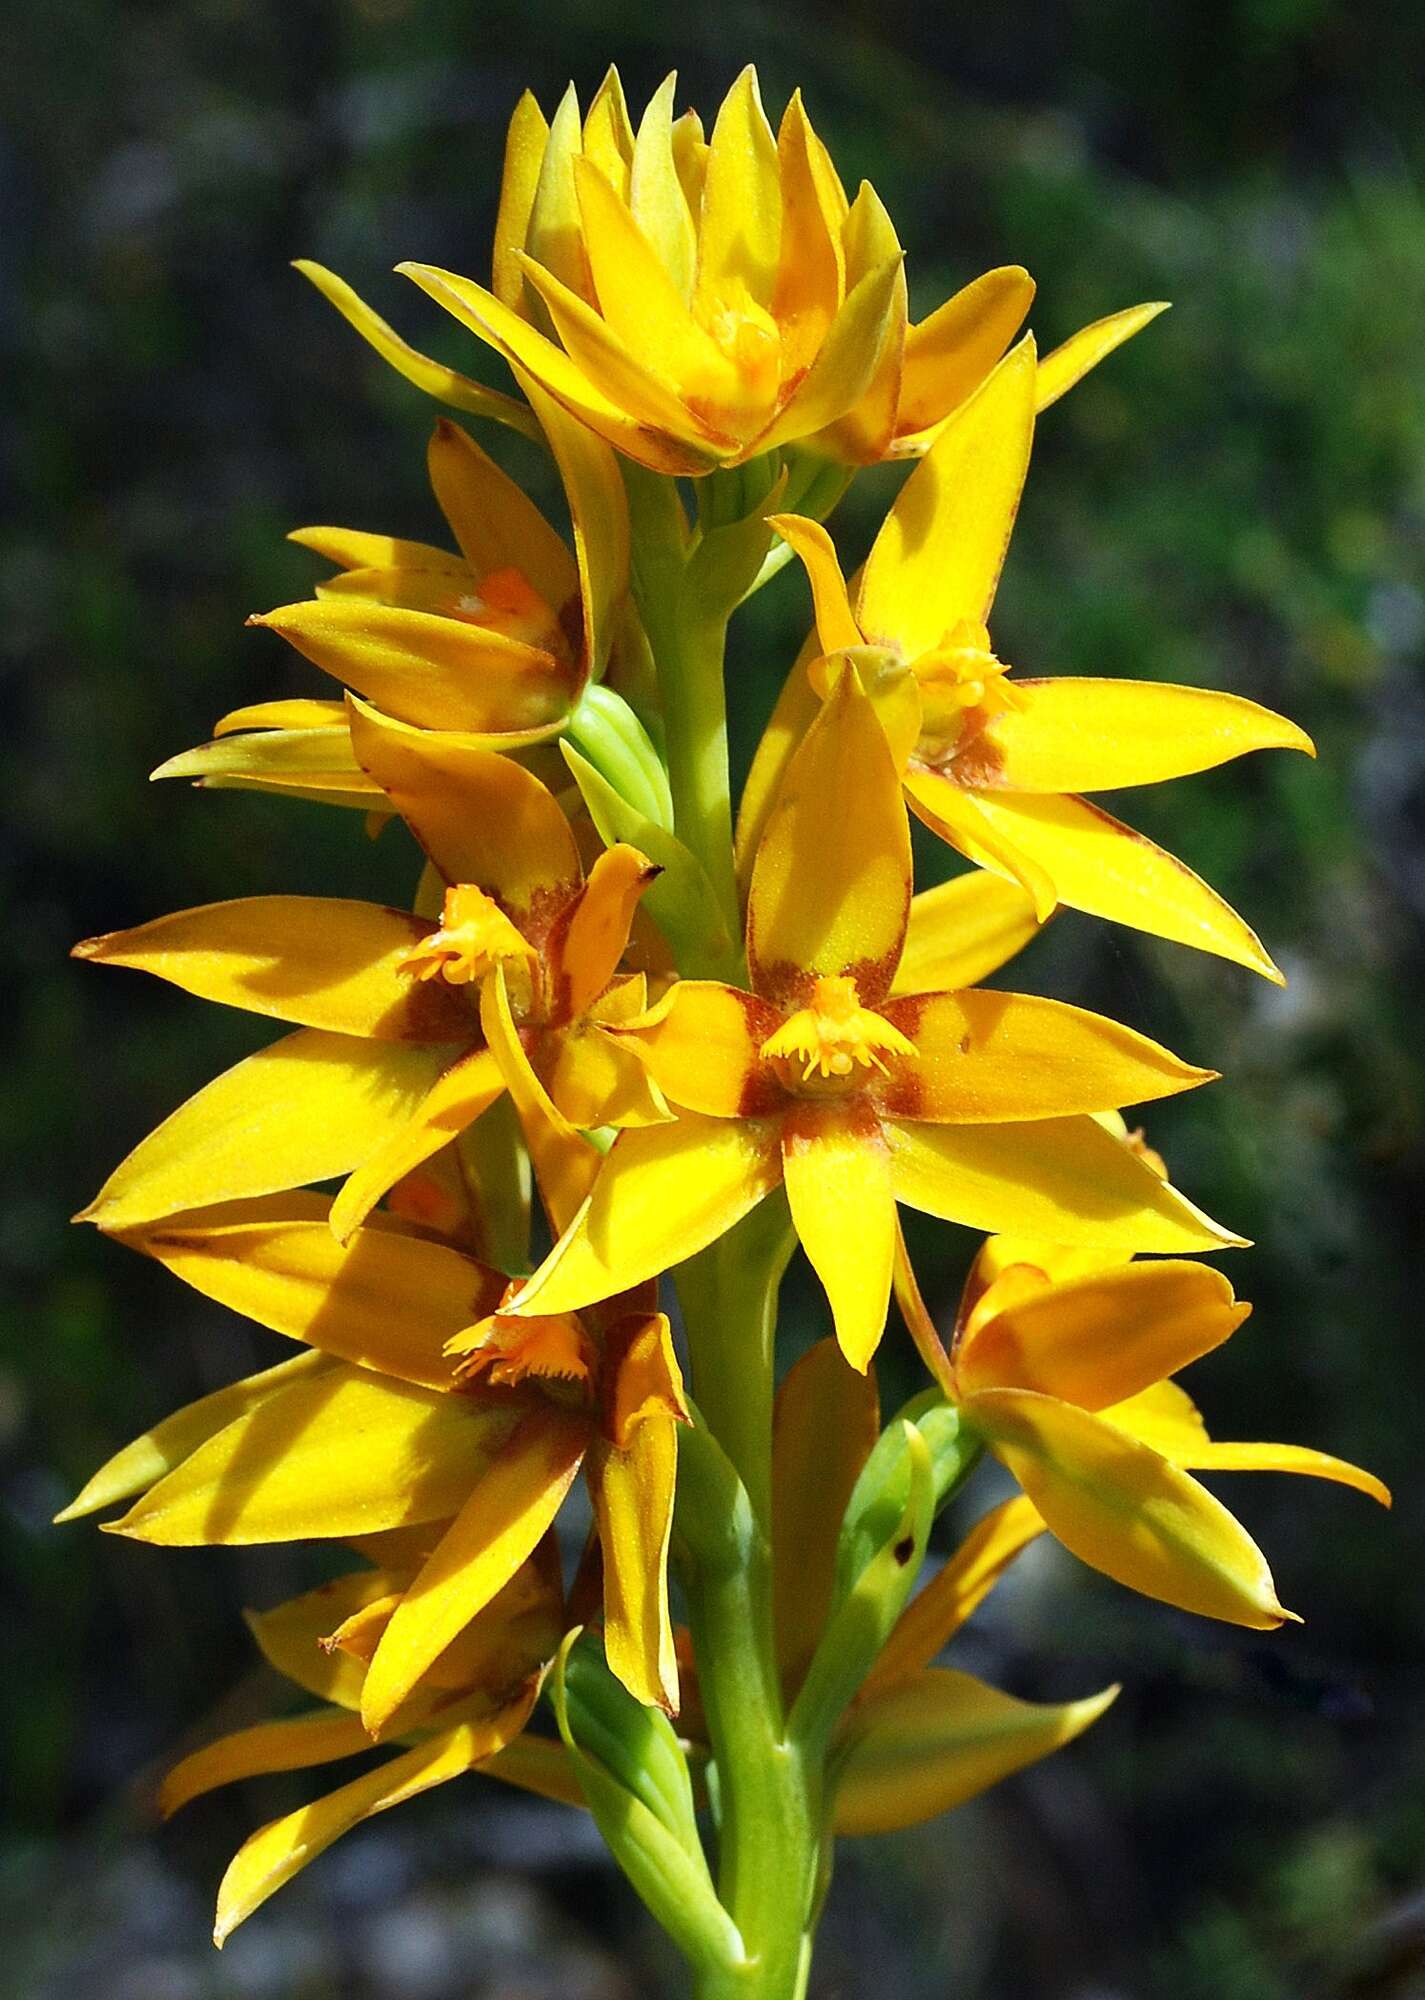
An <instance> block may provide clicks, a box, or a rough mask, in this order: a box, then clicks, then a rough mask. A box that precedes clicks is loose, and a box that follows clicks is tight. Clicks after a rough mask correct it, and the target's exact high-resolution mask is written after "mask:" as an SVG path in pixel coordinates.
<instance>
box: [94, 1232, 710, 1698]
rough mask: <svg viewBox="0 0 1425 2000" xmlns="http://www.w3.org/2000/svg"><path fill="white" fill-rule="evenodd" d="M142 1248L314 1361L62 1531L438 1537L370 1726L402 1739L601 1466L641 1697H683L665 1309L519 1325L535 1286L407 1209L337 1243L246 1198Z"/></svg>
mask: <svg viewBox="0 0 1425 2000" xmlns="http://www.w3.org/2000/svg"><path fill="white" fill-rule="evenodd" d="M125 1240H126V1241H127V1242H128V1243H129V1244H130V1245H131V1246H132V1247H133V1248H135V1249H138V1250H141V1251H143V1252H144V1254H145V1255H147V1256H150V1257H152V1258H154V1259H155V1260H156V1261H157V1262H159V1263H161V1264H163V1265H164V1266H165V1267H166V1268H167V1269H169V1270H170V1271H172V1272H174V1273H175V1275H176V1276H178V1277H180V1278H182V1279H183V1280H184V1282H185V1283H187V1284H189V1285H192V1286H193V1287H194V1288H195V1289H196V1290H198V1291H200V1292H202V1293H203V1294H204V1296H205V1297H208V1298H212V1299H216V1300H217V1301H218V1302H219V1303H220V1304H222V1305H225V1306H228V1307H230V1308H231V1309H232V1310H234V1311H236V1312H241V1313H244V1314H246V1315H247V1316H248V1317H249V1318H250V1319H254V1320H256V1321H257V1322H258V1323H259V1324H260V1325H263V1326H266V1327H270V1328H271V1329H272V1330H273V1331H274V1332H276V1333H280V1334H283V1335H284V1336H285V1337H286V1338H288V1339H290V1340H296V1341H300V1342H302V1343H303V1344H304V1345H305V1346H307V1347H309V1348H310V1349H311V1350H312V1356H310V1357H301V1359H304V1360H305V1361H306V1363H307V1365H306V1367H305V1368H304V1369H302V1370H301V1371H300V1372H298V1370H297V1369H296V1368H295V1367H294V1366H293V1364H290V1363H289V1364H287V1366H286V1369H285V1370H284V1369H281V1368H279V1369H269V1370H267V1371H265V1373H264V1374H263V1375H261V1376H258V1377H254V1378H252V1379H251V1380H250V1381H248V1382H246V1383H240V1384H235V1385H234V1386H233V1387H232V1388H231V1389H229V1390H225V1391H220V1392H219V1393H218V1395H217V1396H216V1397H206V1398H204V1399H203V1401H202V1402H201V1403H199V1404H195V1405H193V1406H191V1407H190V1408H189V1409H188V1410H185V1411H180V1412H178V1413H177V1414H176V1415H175V1416H174V1417H171V1418H169V1419H167V1420H166V1421H165V1423H164V1424H161V1425H159V1426H158V1427H157V1428H156V1430H155V1431H154V1432H151V1433H149V1434H148V1435H147V1436H146V1437H145V1438H142V1439H139V1440H137V1441H136V1442H135V1444H133V1445H129V1446H126V1447H125V1449H124V1450H123V1451H122V1452H120V1453H119V1454H117V1456H116V1457H115V1459H113V1460H111V1461H110V1463H109V1464H108V1465H106V1466H104V1467H101V1469H100V1470H99V1472H98V1473H96V1474H95V1476H94V1478H93V1479H92V1480H91V1481H90V1482H89V1484H88V1486H86V1488H85V1489H84V1491H83V1492H82V1493H81V1494H80V1495H79V1496H78V1498H77V1499H76V1500H75V1501H74V1502H73V1503H72V1505H71V1506H70V1507H69V1508H67V1509H66V1510H65V1512H64V1515H63V1517H62V1518H64V1519H66V1520H68V1519H73V1518H76V1517H78V1516H79V1515H81V1514H89V1513H94V1512H96V1511H98V1510H99V1509H101V1508H104V1507H108V1506H112V1505H114V1504H116V1503H117V1502H119V1501H121V1500H127V1501H130V1502H131V1503H132V1504H131V1505H130V1508H129V1511H128V1512H127V1513H126V1514H125V1515H124V1516H123V1517H122V1519H120V1520H118V1521H116V1522H114V1523H112V1524H111V1526H112V1528H113V1531H114V1532H115V1533H118V1534H124V1535H130V1536H133V1537H134V1538H135V1539H137V1540H140V1541H149V1542H157V1543H161V1544H164V1545H179V1546H189V1545H192V1544H194V1543H226V1544H244V1543H251V1542H268V1541H294V1540H303V1539H308V1538H313V1537H315V1538H342V1537H349V1536H351V1535H354V1534H359V1533H366V1532H369V1531H380V1530H388V1529H406V1528H411V1527H418V1526H420V1525H421V1524H423V1523H429V1522H439V1523H441V1524H442V1525H441V1528H440V1532H439V1533H438V1534H432V1535H430V1536H429V1537H428V1538H427V1539H428V1546H423V1547H422V1550H421V1557H420V1561H419V1562H418V1563H416V1564H414V1565H413V1573H412V1576H411V1578H410V1581H409V1583H408V1584H407V1585H406V1586H405V1588H404V1592H403V1594H402V1596H401V1600H400V1602H399V1604H395V1603H393V1604H390V1605H388V1607H387V1610H388V1615H387V1616H386V1617H385V1619H384V1620H383V1621H382V1623H381V1627H380V1632H379V1635H377V1634H374V1633H373V1634H372V1639H373V1643H372V1647H371V1651H370V1665H369V1669H368V1671H367V1673H366V1676H365V1680H364V1683H363V1692H362V1701H361V1713H362V1716H363V1719H364V1721H365V1722H366V1724H367V1726H368V1727H369V1728H370V1729H372V1730H373V1731H378V1732H379V1731H385V1732H386V1733H388V1734H389V1733H391V1727H392V1725H391V1718H392V1717H393V1716H395V1715H397V1714H398V1713H401V1712H404V1711H403V1705H404V1704H405V1703H407V1701H408V1699H409V1697H410V1695H411V1692H412V1690H413V1689H414V1688H416V1687H417V1686H418V1685H421V1684H423V1682H424V1681H425V1678H426V1676H427V1674H428V1673H429V1671H430V1670H431V1667H432V1664H433V1662H435V1661H436V1660H437V1659H438V1658H439V1657H441V1656H442V1655H443V1654H444V1652H445V1649H446V1647H447V1646H448V1645H449V1644H451V1642H452V1641H453V1640H454V1639H455V1638H456V1635H457V1634H459V1633H460V1632H462V1631H463V1630H464V1629H465V1627H466V1626H467V1625H468V1623H469V1621H470V1619H471V1618H473V1617H474V1616H475V1615H476V1613H477V1612H479V1611H481V1610H482V1609H483V1607H484V1606H485V1605H486V1604H487V1603H489V1602H490V1601H491V1599H492V1598H493V1597H495V1595H496V1594H497V1593H498V1592H500V1591H501V1590H503V1589H504V1588H505V1587H506V1585H507V1583H508V1582H509V1579H510V1578H511V1577H512V1576H513V1575H514V1574H515V1573H516V1571H517V1570H518V1569H519V1566H520V1565H521V1564H522V1563H524V1562H525V1561H526V1560H527V1559H528V1558H529V1557H530V1555H531V1553H532V1551H533V1550H534V1548H535V1547H536V1545H537V1544H538V1541H539V1538H540V1537H541V1536H542V1535H543V1534H544V1532H545V1530H546V1529H547V1528H548V1526H549V1524H550V1522H551V1521H552V1520H553V1519H554V1517H555V1515H556V1514H557V1513H558V1511H559V1508H560V1506H561V1504H562V1502H563V1499H564V1496H565V1494H566V1493H567V1492H568V1490H569V1487H570V1485H571V1483H572V1482H573V1480H574V1478H575V1476H576V1474H577V1473H578V1472H579V1471H580V1469H581V1467H582V1469H583V1472H584V1476H585V1479H586V1481H587V1483H588V1486H589V1490H590V1495H591V1498H592V1501H593V1506H594V1517H595V1521H596V1524H597V1527H598V1530H599V1536H600V1544H601V1547H602V1550H603V1569H604V1617H605V1625H606V1641H605V1643H606V1650H607V1655H608V1660H609V1664H610V1666H611V1667H612V1669H613V1671H614V1672H615V1673H616V1674H618V1675H620V1677H621V1678H623V1679H624V1680H625V1682H626V1684H627V1685H628V1687H629V1688H630V1690H631V1692H632V1693H634V1694H635V1695H636V1696H637V1698H638V1699H639V1700H640V1701H651V1702H657V1703H658V1704H659V1705H660V1706H663V1707H666V1708H670V1709H671V1708H675V1707H676V1706H677V1699H678V1681H677V1668H676V1663H675V1659H674V1654H673V1642H672V1628H671V1624H670V1621H669V1614H668V1584H667V1554H668V1535H669V1530H670V1523H671V1516H672V1504H673V1479H674V1469H675V1463H676V1456H677V1452H676V1442H675V1436H674V1433H675V1430H676V1426H677V1424H678V1423H679V1422H681V1421H683V1420H684V1418H685V1416H686V1411H685V1407H684V1402H683V1390H682V1381H681V1377H680V1374H679V1371H678V1364H677V1361H676V1359H675V1358H674V1355H673V1351H672V1345H671V1341H670V1337H669V1332H668V1323H667V1321H666V1319H664V1318H663V1316H662V1315H661V1314H659V1313H657V1312H656V1311H654V1310H653V1308H652V1305H651V1303H650V1302H649V1301H648V1300H647V1299H645V1298H642V1297H639V1296H634V1297H625V1298H623V1299H621V1300H616V1301H612V1302H609V1303H607V1304H605V1305H603V1306H601V1307H599V1308H597V1309H595V1310H593V1311H591V1312H588V1313H586V1314H585V1315H583V1316H582V1318H579V1319H575V1318H573V1317H572V1316H569V1315H565V1316H561V1317H559V1318H557V1319H538V1318H536V1319H531V1318H520V1319H513V1318H511V1317H510V1316H509V1313H508V1311H507V1307H508V1305H509V1304H510V1303H511V1302H512V1300H513V1298H514V1296H515V1295H516V1293H517V1290H518V1283H519V1281H515V1282H514V1284H513V1285H512V1284H511V1282H510V1281H509V1280H507V1279H506V1278H505V1276H504V1275H503V1273H501V1272H499V1271H495V1270H492V1269H491V1268H490V1267H489V1266H488V1265H486V1264H483V1263H481V1262H480V1261H479V1260H478V1259H476V1258H473V1257H470V1256H468V1255H466V1254H464V1253H463V1252H461V1251H459V1250H457V1249H455V1248H453V1247H451V1246H450V1245H448V1244H445V1243H442V1242H439V1241H436V1240H433V1239H432V1238H431V1237H430V1236H429V1234H428V1233H426V1232H425V1231H424V1230H421V1229H416V1228H413V1227H412V1226H411V1225H409V1224H406V1223H403V1222H401V1221H399V1220H397V1219H396V1218H394V1217H386V1216H375V1217H373V1218H372V1220H371V1222H370V1223H369V1224H368V1225H367V1226H366V1227H364V1228H362V1229H358V1230H356V1231H354V1232H353V1233H352V1235H351V1237H350V1238H349V1240H348V1241H347V1242H346V1243H345V1244H341V1243H338V1242H337V1240H336V1238H335V1236H334V1234H333V1232H332V1228H331V1204H330V1201H329V1200H328V1198H327V1197H326V1196H323V1195H313V1194H288V1195H277V1196H269V1197H266V1198H262V1199H257V1200H251V1201H240V1202H231V1203H226V1204H224V1205H222V1206H220V1207H216V1208H212V1209H206V1210H196V1211H191V1212H188V1213H185V1214H183V1215H180V1216H177V1217H174V1218H172V1219H170V1220H167V1221H165V1222H162V1223H160V1224H156V1225H152V1226H149V1227H147V1228H144V1229H141V1230H136V1231H133V1232H131V1233H129V1234H128V1235H127V1236H126V1238H125ZM314 1360H315V1361H317V1362H319V1363H320V1364H321V1365H317V1366H314V1365H313V1362H314ZM383 1602H384V1599H383ZM368 1629H369V1627H368ZM378 1636H379V1643H376V1639H377V1637H378Z"/></svg>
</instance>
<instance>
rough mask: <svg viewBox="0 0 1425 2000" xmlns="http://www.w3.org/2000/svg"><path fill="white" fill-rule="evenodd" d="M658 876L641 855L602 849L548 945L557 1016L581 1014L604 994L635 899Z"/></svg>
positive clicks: (618, 847) (621, 848) (618, 846)
mask: <svg viewBox="0 0 1425 2000" xmlns="http://www.w3.org/2000/svg"><path fill="white" fill-rule="evenodd" d="M658 872H659V871H658V869H657V867H656V866H655V865H654V863H653V862H651V861H650V860H649V858H648V856H647V855H646V854H640V853H639V851H638V849H637V848H636V847H630V846H629V845H628V844H627V842H625V841H618V842H616V843H615V844H614V845H613V846H612V847H606V848H605V849H604V851H603V853H602V854H600V855H599V857H598V859H597V860H596V861H595V862H594V865H593V867H592V868H591V869H590V870H589V879H588V881H587V882H586V883H585V885H584V890H583V893H582V894H581V895H580V897H579V899H578V901H577V902H575V903H573V904H571V905H570V907H569V909H568V911H567V912H566V913H565V915H564V916H563V918H562V919H561V921H560V924H559V926H558V929H557V932H556V935H555V937H554V939H552V940H551V954H552V956H553V957H554V960H555V965H556V968H557V970H556V972H555V996H554V1012H555V1013H556V1014H557V1015H561V1016H568V1017H573V1016H575V1015H578V1014H583V1013H584V1012H586V1011H587V1009H588V1008H589V1007H591V1006H592V1005H593V1003H594V1001H595V1000H597V999H598V997H599V995H600V994H601V993H602V992H603V991H604V988H605V987H606V986H607V985H608V983H609V981H610V980H611V979H612V978H613V976H614V974H615V972H617V970H618V965H619V960H620V959H621V958H622V957H623V954H624V948H625V947H626V945H627V944H628V933H629V927H630V925H631V924H632V922H633V913H634V911H635V910H636V909H637V908H638V903H639V898H640V897H641V896H642V894H643V892H644V890H645V889H647V888H648V886H649V885H650V883H652V882H653V881H654V880H655V879H656V877H657V875H658Z"/></svg>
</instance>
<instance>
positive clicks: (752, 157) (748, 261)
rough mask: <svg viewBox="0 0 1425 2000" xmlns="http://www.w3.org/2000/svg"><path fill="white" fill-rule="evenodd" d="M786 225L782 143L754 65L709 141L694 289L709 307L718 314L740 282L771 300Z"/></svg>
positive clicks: (760, 300)
mask: <svg viewBox="0 0 1425 2000" xmlns="http://www.w3.org/2000/svg"><path fill="white" fill-rule="evenodd" d="M781 226H782V193H781V184H780V179H779V175H778V162H777V142H776V140H775V139H774V138H773V136H772V128H771V126H770V125H769V124H768V123H767V114H766V113H765V112H764V111H763V109H762V98H761V94H760V92H759V91H758V88H757V72H756V70H755V69H754V68H753V67H752V65H751V64H750V63H749V64H748V66H747V67H746V69H744V70H743V71H742V73H741V75H740V76H739V77H738V79H737V81H736V82H735V83H734V84H733V86H732V88H731V90H729V92H728V93H727V96H726V97H725V98H724V99H723V101H722V104H721V106H720V107H719V110H718V114H717V119H716V122H715V123H714V125H713V130H712V138H711V140H710V142H709V145H708V155H707V179H706V182H705V184H704V188H703V201H702V217H701V226H700V228H699V232H698V272H697V293H696V296H697V301H698V305H699V307H700V308H701V309H702V310H703V311H705V312H715V311H716V310H717V307H718V305H719V303H720V302H723V301H727V300H729V299H731V298H732V297H734V296H735V295H736V291H737V287H738V286H739V285H745V286H746V288H747V290H748V291H749V292H750V293H751V295H752V297H753V298H754V299H755V300H756V301H757V303H758V304H759V305H762V306H770V305H771V303H772V298H773V295H774V292H775V289H776V283H777V270H778V263H779V258H780V252H781Z"/></svg>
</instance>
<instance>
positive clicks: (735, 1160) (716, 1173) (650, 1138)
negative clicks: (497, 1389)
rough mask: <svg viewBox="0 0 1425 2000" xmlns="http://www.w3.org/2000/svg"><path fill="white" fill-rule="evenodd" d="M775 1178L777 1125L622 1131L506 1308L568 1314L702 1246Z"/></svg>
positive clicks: (695, 1124) (683, 1121) (707, 1122)
mask: <svg viewBox="0 0 1425 2000" xmlns="http://www.w3.org/2000/svg"><path fill="white" fill-rule="evenodd" d="M781 1178H782V1162H781V1152H780V1149H779V1147H778V1144H777V1125H776V1123H775V1122H774V1121H771V1120H767V1119H758V1120H751V1119H736V1120H733V1119H724V1118H699V1117H695V1116H692V1115H691V1114H690V1115H688V1116H686V1117H683V1118H679V1119H677V1120H675V1121H674V1122H673V1123H671V1124H668V1125H652V1126H648V1127H646V1128H645V1129H643V1130H641V1131H632V1132H621V1133H620V1134H619V1136H618V1138H617V1139H616V1140H615V1141H614V1144H613V1147H612V1150H611V1151H610V1153H609V1155H608V1158H607V1159H606V1160H605V1162H604V1164H603V1167H602V1168H601V1170H600V1173H599V1177H598V1179H597V1180H596V1181H595V1183H594V1188H593V1193H592V1194H591V1195H590V1197H589V1201H588V1204H587V1206H586V1207H585V1208H584V1210H583V1211H582V1213H581V1214H580V1216H579V1217H578V1219H577V1221H576V1222H575V1224H574V1226H573V1228H571V1229H570V1230H568V1231H567V1232H566V1233H565V1235H564V1237H563V1238H562V1239H561V1241H560V1242H558V1243H557V1244H556V1245H555V1246H554V1249H553V1250H552V1251H551V1252H550V1254H549V1256H548V1257H547V1258H546V1259H545V1261H544V1263H543V1264H542V1265H541V1266H540V1268H539V1269H538V1270H537V1271H536V1272H535V1274H534V1276H533V1277H532V1278H531V1279H530V1281H529V1283H528V1285H526V1287H525V1289H524V1290H523V1291H522V1292H521V1293H520V1295H519V1297H518V1298H517V1299H516V1300H515V1301H514V1304H513V1306H512V1307H511V1311H512V1312H513V1313H514V1314H515V1315H516V1316H517V1317H522V1316H524V1315H525V1314H528V1313H541V1314H547V1313H561V1312H572V1311H575V1310H576V1309H577V1308H578V1307H580V1306H586V1305H590V1304H592V1303H593V1302H594V1301H595V1300H597V1299H606V1298H610V1297H612V1295H613V1294H614V1293H615V1292H626V1291H628V1290H629V1289H630V1288H631V1287H632V1286H634V1285H637V1284H641V1283H642V1282H643V1280H644V1279H645V1278H652V1277H656V1276H657V1275H658V1273H659V1272H661V1271H666V1270H669V1269H670V1268H671V1267H672V1266H673V1265H674V1264H681V1263H682V1262H683V1261H684V1259H685V1258H688V1257H691V1256H693V1255H694V1254H695V1253H696V1252H697V1251H699V1250H703V1249H706V1247H707V1245H708V1244H709V1243H712V1242H714V1241H715V1240H716V1239H717V1238H718V1237H719V1236H722V1235H723V1234H725V1232H726V1231H727V1230H729V1229H731V1227H732V1225H733V1224H734V1223H735V1222H738V1221H740V1220H741V1218H742V1217H743V1216H744V1215H746V1214H747V1212H748V1210H749V1209H751V1208H755V1207H756V1205H757V1203H758V1202H759V1201H761V1200H762V1198H763V1196H764V1195H767V1194H770V1193H771V1191H772V1189H773V1188H774V1187H775V1186H776V1185H777V1183H778V1181H779V1180H780V1179H781Z"/></svg>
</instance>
